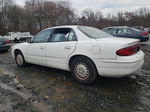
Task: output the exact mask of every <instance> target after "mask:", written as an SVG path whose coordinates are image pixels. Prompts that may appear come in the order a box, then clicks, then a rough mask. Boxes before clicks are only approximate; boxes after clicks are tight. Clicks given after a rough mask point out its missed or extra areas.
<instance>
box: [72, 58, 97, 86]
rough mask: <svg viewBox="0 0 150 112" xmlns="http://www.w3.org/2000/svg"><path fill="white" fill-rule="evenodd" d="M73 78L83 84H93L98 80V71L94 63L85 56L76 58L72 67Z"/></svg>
mask: <svg viewBox="0 0 150 112" xmlns="http://www.w3.org/2000/svg"><path fill="white" fill-rule="evenodd" d="M70 69H71V73H72V75H73V77H74V78H75V79H76V80H77V81H78V82H79V83H82V84H92V83H93V82H94V81H95V80H96V78H97V69H96V67H95V65H94V63H93V62H92V61H91V60H90V59H88V58H86V57H83V56H80V57H77V58H75V59H74V60H73V61H72V62H71V65H70Z"/></svg>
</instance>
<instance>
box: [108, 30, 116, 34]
mask: <svg viewBox="0 0 150 112" xmlns="http://www.w3.org/2000/svg"><path fill="white" fill-rule="evenodd" d="M107 32H108V33H109V34H112V35H113V34H116V29H114V28H109V29H108V31H107Z"/></svg>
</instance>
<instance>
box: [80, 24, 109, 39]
mask: <svg viewBox="0 0 150 112" xmlns="http://www.w3.org/2000/svg"><path fill="white" fill-rule="evenodd" d="M78 29H79V30H80V31H82V32H83V33H84V34H85V35H86V36H88V37H90V38H95V39H97V38H105V37H111V35H110V34H108V33H105V32H104V31H101V30H99V29H97V28H93V27H87V26H78Z"/></svg>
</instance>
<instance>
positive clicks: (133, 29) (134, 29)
mask: <svg viewBox="0 0 150 112" xmlns="http://www.w3.org/2000/svg"><path fill="white" fill-rule="evenodd" d="M130 29H131V30H132V31H136V32H141V30H139V29H136V28H130Z"/></svg>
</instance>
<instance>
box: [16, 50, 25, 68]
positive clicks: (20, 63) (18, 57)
mask: <svg viewBox="0 0 150 112" xmlns="http://www.w3.org/2000/svg"><path fill="white" fill-rule="evenodd" d="M15 61H16V64H17V65H18V66H19V67H24V66H26V65H27V63H26V61H25V59H24V56H23V54H22V53H21V52H20V51H17V52H16V53H15Z"/></svg>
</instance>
